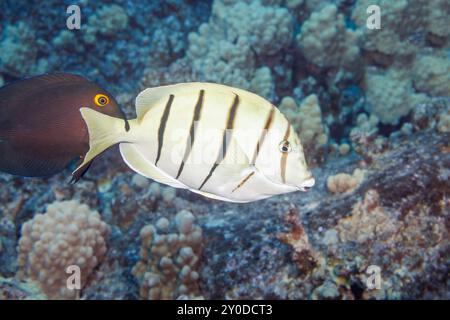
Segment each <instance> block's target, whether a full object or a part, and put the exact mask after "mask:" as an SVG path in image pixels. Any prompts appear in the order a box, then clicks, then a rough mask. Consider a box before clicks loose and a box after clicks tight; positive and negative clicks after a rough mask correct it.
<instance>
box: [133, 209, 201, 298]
mask: <svg viewBox="0 0 450 320" xmlns="http://www.w3.org/2000/svg"><path fill="white" fill-rule="evenodd" d="M174 220H175V221H174V223H172V224H174V226H171V223H170V221H169V220H167V219H166V218H160V219H159V220H158V221H157V222H156V225H147V226H145V227H144V228H142V230H141V232H140V236H141V241H142V246H141V253H140V256H141V259H140V261H139V262H138V263H137V264H136V265H135V266H134V268H133V274H134V275H135V276H136V277H137V278H138V280H139V282H140V283H141V287H140V295H141V298H142V299H151V300H160V299H199V298H201V297H202V296H201V292H200V288H199V284H198V281H199V273H198V266H199V263H200V259H201V254H202V230H201V228H200V227H199V226H197V225H196V224H194V222H195V218H194V216H193V214H192V213H191V212H189V211H186V210H182V211H180V212H178V213H177V215H176V216H175V219H174ZM171 227H172V228H173V227H175V228H176V230H177V232H176V233H174V232H170V231H171V230H170V229H172V228H171Z"/></svg>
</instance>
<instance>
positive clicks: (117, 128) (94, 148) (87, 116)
mask: <svg viewBox="0 0 450 320" xmlns="http://www.w3.org/2000/svg"><path fill="white" fill-rule="evenodd" d="M80 112H81V115H82V117H83V119H84V121H85V122H86V125H87V128H88V132H89V151H88V152H87V153H86V155H85V157H84V159H83V162H82V163H81V164H80V165H79V166H78V167H77V168H76V169H75V171H74V172H73V173H72V176H73V179H72V181H77V180H78V179H79V178H80V177H81V176H82V175H83V173H84V172H85V171H86V168H88V166H89V165H90V163H91V161H92V160H94V158H95V157H97V156H98V155H100V154H101V153H102V152H103V151H105V150H106V149H108V148H109V147H111V146H113V145H115V144H117V143H119V142H122V141H125V140H124V139H125V137H126V135H127V132H126V130H125V127H124V125H123V119H120V118H114V117H111V116H108V115H106V114H103V113H100V112H98V111H95V110H93V109H90V108H81V109H80Z"/></svg>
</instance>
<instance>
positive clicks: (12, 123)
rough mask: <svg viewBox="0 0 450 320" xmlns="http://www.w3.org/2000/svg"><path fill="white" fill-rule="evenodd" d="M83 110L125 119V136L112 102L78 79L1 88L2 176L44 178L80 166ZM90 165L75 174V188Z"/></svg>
mask: <svg viewBox="0 0 450 320" xmlns="http://www.w3.org/2000/svg"><path fill="white" fill-rule="evenodd" d="M82 107H87V108H90V109H93V110H96V111H98V112H101V113H103V114H105V115H108V116H112V117H116V118H120V119H123V121H124V123H123V125H124V128H125V129H126V130H128V122H127V120H126V118H125V115H124V113H123V112H122V111H121V109H120V108H119V106H118V105H117V102H116V100H115V99H114V98H113V97H112V96H111V95H110V94H109V93H108V92H106V91H105V90H104V89H103V88H101V87H100V86H98V85H97V84H95V83H93V82H91V81H89V80H87V79H86V78H84V77H82V76H79V75H74V74H69V73H54V74H45V75H41V76H37V77H33V78H29V79H25V80H20V81H18V82H14V83H12V84H8V85H6V86H4V87H2V88H0V171H4V172H7V173H10V174H14V175H20V176H26V177H40V176H41V177H43V176H50V175H53V174H56V173H58V172H60V171H62V170H63V169H65V168H66V167H67V166H69V164H70V163H71V162H72V161H74V160H78V161H80V162H81V161H82V160H83V159H84V156H85V155H86V153H87V151H88V150H89V133H88V130H87V127H86V124H85V122H84V120H83V118H82V116H81V114H80V108H82ZM90 163H91V162H89V163H86V164H84V165H83V166H82V167H80V168H78V169H77V171H75V172H74V173H73V177H72V181H73V182H74V181H77V180H79V179H80V177H81V176H82V175H83V174H84V173H85V172H86V171H87V169H88V168H89V166H90Z"/></svg>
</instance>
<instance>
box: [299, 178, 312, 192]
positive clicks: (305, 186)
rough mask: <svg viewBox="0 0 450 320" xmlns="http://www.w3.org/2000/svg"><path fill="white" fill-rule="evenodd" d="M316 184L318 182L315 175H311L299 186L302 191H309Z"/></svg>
mask: <svg viewBox="0 0 450 320" xmlns="http://www.w3.org/2000/svg"><path fill="white" fill-rule="evenodd" d="M315 184H316V180H315V179H314V178H313V177H310V178H308V179H307V180H305V181H303V183H302V184H301V185H299V186H297V188H298V189H299V190H300V191H308V190H309V189H311V188H312V187H314V185H315Z"/></svg>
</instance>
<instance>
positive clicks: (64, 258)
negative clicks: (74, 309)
mask: <svg viewBox="0 0 450 320" xmlns="http://www.w3.org/2000/svg"><path fill="white" fill-rule="evenodd" d="M109 232H110V229H109V226H108V225H107V224H106V223H104V222H103V221H102V220H101V217H100V215H99V213H98V212H97V211H92V210H90V209H89V207H88V206H86V205H84V204H80V203H79V202H77V201H75V200H71V201H62V202H54V203H52V204H50V205H49V206H48V208H47V212H46V213H44V214H37V215H36V216H35V217H34V218H33V219H32V220H30V221H28V222H26V223H24V224H23V225H22V237H21V238H20V241H19V247H18V251H19V257H18V263H19V276H20V278H23V279H29V280H33V281H36V282H38V283H39V286H40V287H41V289H42V291H43V292H44V293H45V294H46V295H47V296H48V297H49V298H51V299H74V298H77V297H79V293H80V290H78V289H72V288H68V286H67V283H68V278H69V276H70V275H71V273H70V272H68V267H69V266H78V267H79V270H80V276H81V278H80V284H81V288H80V289H82V288H83V287H84V286H85V285H86V283H87V281H88V280H89V277H90V276H91V275H92V274H93V271H94V269H95V268H96V266H97V265H98V264H99V263H100V262H101V261H102V259H103V258H104V256H105V253H106V250H107V248H106V241H107V238H108V235H109Z"/></svg>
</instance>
